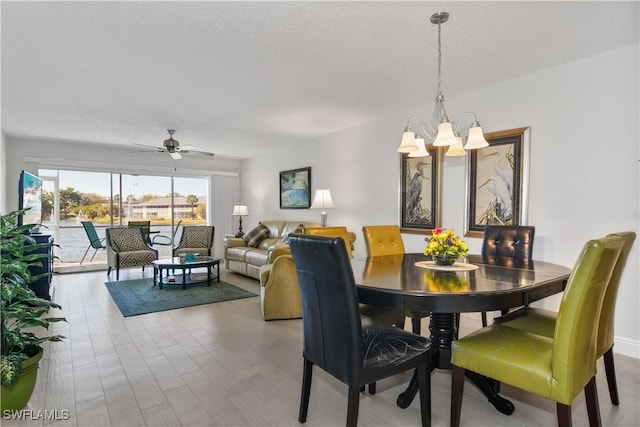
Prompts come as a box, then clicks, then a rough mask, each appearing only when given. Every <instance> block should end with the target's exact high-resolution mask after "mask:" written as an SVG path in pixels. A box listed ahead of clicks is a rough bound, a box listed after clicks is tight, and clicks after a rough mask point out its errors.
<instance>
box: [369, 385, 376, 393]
mask: <svg viewBox="0 0 640 427" xmlns="http://www.w3.org/2000/svg"><path fill="white" fill-rule="evenodd" d="M369 394H376V383H370V384H369Z"/></svg>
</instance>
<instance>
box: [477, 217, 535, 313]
mask: <svg viewBox="0 0 640 427" xmlns="http://www.w3.org/2000/svg"><path fill="white" fill-rule="evenodd" d="M535 233H536V228H535V227H533V226H526V225H487V226H486V228H485V229H484V237H483V239H482V249H481V254H482V256H483V257H484V258H500V259H502V260H505V259H512V260H513V262H514V264H516V265H517V264H518V263H525V262H527V261H531V256H532V255H533V238H534V236H535ZM502 314H506V311H503V312H502ZM482 326H487V312H486V311H483V312H482Z"/></svg>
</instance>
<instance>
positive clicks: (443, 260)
mask: <svg viewBox="0 0 640 427" xmlns="http://www.w3.org/2000/svg"><path fill="white" fill-rule="evenodd" d="M457 259H458V258H457V257H455V256H452V255H444V256H434V257H433V262H434V263H436V265H444V266H449V265H453V263H454V262H456V260H457Z"/></svg>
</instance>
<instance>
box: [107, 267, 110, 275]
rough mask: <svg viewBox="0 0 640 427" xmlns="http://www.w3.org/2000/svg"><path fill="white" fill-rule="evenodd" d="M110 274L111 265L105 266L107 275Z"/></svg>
mask: <svg viewBox="0 0 640 427" xmlns="http://www.w3.org/2000/svg"><path fill="white" fill-rule="evenodd" d="M110 274H111V266H109V267H108V268H107V276H108V275H110Z"/></svg>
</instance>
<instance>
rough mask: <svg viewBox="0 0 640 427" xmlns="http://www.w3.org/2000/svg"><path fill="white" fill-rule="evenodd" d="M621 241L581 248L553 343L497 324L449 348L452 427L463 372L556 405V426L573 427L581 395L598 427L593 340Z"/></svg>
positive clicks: (601, 241) (455, 422)
mask: <svg viewBox="0 0 640 427" xmlns="http://www.w3.org/2000/svg"><path fill="white" fill-rule="evenodd" d="M622 245H623V242H622V239H620V238H619V237H605V238H602V239H598V240H591V241H589V242H587V243H586V244H585V246H584V247H583V249H582V252H581V254H580V256H579V257H578V260H577V261H576V264H575V266H574V269H573V272H572V273H571V276H569V280H568V281H567V286H566V288H565V291H564V293H563V295H562V301H561V303H560V310H559V312H558V320H557V322H556V324H555V329H554V333H553V337H552V338H548V337H544V336H541V335H537V334H533V333H531V332H526V331H522V330H518V329H514V328H509V327H507V326H503V325H500V324H493V325H491V326H487V327H485V328H482V329H480V330H478V331H475V332H473V333H471V334H469V335H467V336H465V337H464V338H462V339H459V340H455V341H453V343H452V346H451V351H452V353H451V364H452V386H451V426H452V427H458V426H459V425H460V410H461V408H462V393H463V388H464V377H465V370H470V371H473V372H476V373H478V374H480V375H485V376H487V377H490V378H494V379H496V380H498V381H501V382H504V383H506V384H510V385H512V386H514V387H518V388H520V389H523V390H526V391H529V392H531V393H535V394H538V395H541V396H543V397H546V398H548V399H551V400H554V401H555V402H556V410H557V417H558V424H559V425H560V427H567V426H571V403H572V402H573V400H574V398H575V397H576V396H577V395H578V393H580V392H581V391H582V390H583V389H584V391H585V398H586V402H587V413H588V416H589V424H590V425H591V426H592V427H593V426H599V425H601V420H600V410H599V407H598V394H597V390H596V381H595V375H596V338H597V332H598V321H599V316H600V311H601V309H602V303H603V300H604V294H605V289H606V287H607V284H608V283H609V280H610V278H611V275H612V272H613V269H614V266H615V263H616V260H617V259H618V256H619V254H620V251H621V249H622Z"/></svg>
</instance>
